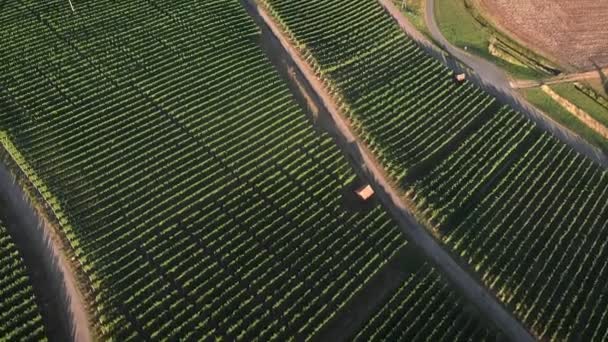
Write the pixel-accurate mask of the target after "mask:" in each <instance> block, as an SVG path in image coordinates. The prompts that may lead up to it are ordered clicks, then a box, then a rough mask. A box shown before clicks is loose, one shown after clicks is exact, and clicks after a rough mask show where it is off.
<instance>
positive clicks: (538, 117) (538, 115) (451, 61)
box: [377, 0, 608, 169]
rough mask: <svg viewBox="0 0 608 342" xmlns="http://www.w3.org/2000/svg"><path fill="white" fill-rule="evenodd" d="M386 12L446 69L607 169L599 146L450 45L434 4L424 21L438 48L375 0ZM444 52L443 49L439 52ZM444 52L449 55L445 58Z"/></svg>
mask: <svg viewBox="0 0 608 342" xmlns="http://www.w3.org/2000/svg"><path fill="white" fill-rule="evenodd" d="M377 1H378V2H379V3H380V4H381V5H382V6H383V7H384V9H385V10H386V11H387V13H388V14H389V15H391V16H392V17H393V19H394V20H395V21H397V23H398V24H399V26H400V27H401V28H402V29H403V31H404V32H405V33H406V34H408V35H409V36H410V37H411V38H412V39H414V40H415V41H417V42H418V44H420V46H422V47H423V48H424V49H425V50H426V51H427V52H429V53H430V54H431V55H433V56H437V55H438V54H439V55H441V54H443V55H444V56H443V58H440V60H442V61H443V62H444V64H446V65H447V66H448V67H450V68H452V69H453V70H458V71H462V72H465V73H466V74H467V77H468V79H469V80H471V81H472V82H474V83H476V84H477V85H479V86H480V87H481V88H483V89H484V90H485V91H487V92H488V93H490V94H492V95H494V96H496V97H497V98H498V99H500V100H501V101H502V102H504V103H507V104H509V105H511V106H512V107H513V108H515V109H517V110H518V111H519V112H521V113H522V114H524V115H525V116H526V117H528V118H529V119H530V120H532V121H533V122H535V123H536V124H537V126H539V127H540V128H541V129H543V130H545V131H547V132H550V133H551V134H553V135H554V136H555V137H556V138H558V139H560V140H561V141H562V142H563V143H565V144H567V145H569V146H570V147H572V148H573V149H574V150H576V151H577V152H579V153H581V154H583V155H585V156H587V157H588V158H590V159H591V160H593V161H595V162H596V163H597V164H599V165H601V166H602V167H603V168H604V169H608V155H606V153H604V152H603V151H602V150H601V149H599V148H598V147H595V146H593V145H591V144H590V143H589V142H587V141H586V140H585V139H583V138H581V137H580V136H579V135H577V134H576V133H574V132H572V131H571V130H570V129H569V128H567V127H565V126H563V125H562V124H560V123H559V122H557V121H555V120H554V119H553V118H551V117H550V116H549V115H548V114H546V113H544V112H542V111H540V110H538V109H537V108H536V107H534V106H533V105H532V104H531V103H529V102H528V101H527V100H526V99H525V98H524V97H523V96H522V95H521V94H519V92H518V91H517V90H516V89H514V88H513V87H512V86H511V80H510V79H509V78H508V77H507V76H506V74H505V73H504V72H503V71H502V70H501V69H500V68H498V67H497V66H495V65H494V64H492V63H490V62H488V61H486V60H484V59H482V58H481V57H477V56H474V55H472V54H470V53H468V52H466V51H463V50H461V49H460V48H458V47H456V46H453V45H452V44H451V43H450V42H449V41H448V40H447V39H446V38H445V37H444V36H443V34H442V33H441V30H440V29H439V26H438V24H437V21H436V18H435V15H434V13H435V1H434V0H426V7H425V13H424V16H425V21H426V24H427V27H428V29H429V31H430V33H431V36H432V37H433V39H434V40H435V41H436V42H437V44H438V45H439V47H438V46H429V45H428V39H423V40H419V37H420V33H418V34H411V32H417V30H416V28H415V27H413V26H412V25H411V24H410V23H409V21H408V19H407V18H406V17H405V16H404V15H403V13H401V11H400V10H399V8H397V7H396V6H395V5H394V4H393V3H392V1H391V0H377ZM442 49H443V50H442ZM444 51H446V52H447V53H448V54H447V55H445V52H444ZM460 63H462V64H464V65H466V68H461V67H460V66H459V65H460Z"/></svg>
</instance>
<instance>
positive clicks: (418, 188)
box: [412, 108, 538, 225]
mask: <svg viewBox="0 0 608 342" xmlns="http://www.w3.org/2000/svg"><path fill="white" fill-rule="evenodd" d="M533 128H534V126H533V125H532V123H530V122H529V121H526V120H525V119H524V118H523V117H522V116H521V115H519V114H517V113H515V112H513V111H512V110H508V109H507V108H503V109H502V110H501V111H500V112H499V113H497V114H496V115H495V116H494V117H492V118H491V120H489V121H488V122H486V123H485V124H484V125H483V126H482V127H481V128H480V129H479V130H477V131H475V132H474V133H473V134H471V135H470V136H469V137H468V138H467V139H466V140H465V141H464V142H463V143H462V144H461V145H460V146H458V148H457V149H456V150H454V151H453V152H452V153H451V154H450V155H449V157H447V158H446V159H444V160H442V161H441V162H440V163H438V164H437V165H436V166H434V167H433V168H432V169H431V170H430V171H429V172H428V174H426V175H425V176H424V177H423V178H422V179H420V180H419V181H417V182H416V183H415V184H414V185H413V186H412V191H413V194H414V195H413V197H414V199H415V201H416V202H417V204H418V206H419V208H420V209H421V210H423V211H425V212H427V215H428V216H429V217H431V218H432V219H433V220H434V221H435V222H437V224H439V225H445V224H446V223H447V222H448V219H450V218H451V219H452V220H457V219H458V218H454V215H455V214H456V211H457V210H459V209H461V208H465V209H466V208H467V207H468V203H471V202H472V201H473V200H474V196H475V195H476V194H479V192H480V191H483V187H484V184H486V183H488V181H489V180H490V179H492V177H495V176H496V175H497V174H498V173H499V172H500V171H501V170H502V168H503V167H504V165H505V162H506V161H507V160H509V159H512V158H514V156H515V157H516V156H517V154H518V152H519V151H520V150H521V148H524V149H525V148H527V147H528V145H529V142H530V141H531V140H533V139H534V138H536V137H537V136H538V131H537V130H534V129H533Z"/></svg>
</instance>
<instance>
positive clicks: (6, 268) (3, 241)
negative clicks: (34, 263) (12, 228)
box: [0, 219, 46, 341]
mask: <svg viewBox="0 0 608 342" xmlns="http://www.w3.org/2000/svg"><path fill="white" fill-rule="evenodd" d="M0 340H2V341H25V340H28V341H33V340H38V341H41V340H46V334H45V331H44V325H43V324H42V316H40V310H39V309H38V305H37V304H36V301H35V298H34V292H33V290H32V285H31V281H30V278H29V276H28V274H27V271H26V269H25V265H24V263H23V259H22V258H21V255H20V254H19V251H18V250H17V247H16V246H15V244H14V243H13V241H12V239H11V237H10V235H9V234H8V231H7V228H6V226H5V224H4V223H3V222H2V219H0Z"/></svg>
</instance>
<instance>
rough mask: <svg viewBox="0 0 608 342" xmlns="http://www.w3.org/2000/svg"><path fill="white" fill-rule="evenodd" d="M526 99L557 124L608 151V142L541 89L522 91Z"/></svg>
mask: <svg viewBox="0 0 608 342" xmlns="http://www.w3.org/2000/svg"><path fill="white" fill-rule="evenodd" d="M522 94H523V95H524V97H525V98H526V99H527V100H528V101H529V102H530V103H532V104H533V105H534V106H536V107H537V108H538V109H540V110H542V111H543V112H545V113H547V114H548V115H549V116H551V117H552V118H553V119H555V120H556V121H557V122H559V123H561V124H562V125H564V126H566V127H568V128H570V129H571V130H572V131H573V132H574V133H576V134H578V135H580V136H581V137H582V138H583V139H585V140H587V141H588V142H590V143H592V144H593V145H595V146H597V147H599V148H601V149H602V150H604V151H608V140H606V139H604V138H603V137H602V136H601V135H599V134H597V133H596V132H595V131H594V130H592V129H591V128H589V127H588V126H587V125H585V124H584V123H582V122H581V121H580V120H578V119H577V118H576V117H574V116H573V115H572V114H570V112H568V111H567V110H566V109H565V108H564V107H562V106H561V105H560V104H559V103H557V102H555V101H554V100H553V99H552V98H550V97H549V95H547V94H545V93H544V92H543V91H542V90H541V89H540V88H531V89H525V90H522Z"/></svg>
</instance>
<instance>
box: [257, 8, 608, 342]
mask: <svg viewBox="0 0 608 342" xmlns="http://www.w3.org/2000/svg"><path fill="white" fill-rule="evenodd" d="M263 3H264V4H265V6H266V8H267V10H268V11H269V12H270V13H272V14H273V15H274V16H275V18H276V20H277V21H278V22H279V23H280V24H281V25H282V27H283V29H284V30H285V33H286V34H287V35H288V36H289V37H290V38H291V39H292V40H293V42H294V44H295V45H296V46H298V47H299V48H300V49H301V50H300V51H301V54H302V55H303V56H304V57H306V58H307V60H308V61H309V62H310V63H311V64H312V65H313V66H314V68H315V70H316V71H317V72H318V74H319V76H320V77H322V78H323V79H324V82H325V85H326V86H327V88H328V89H329V90H330V91H331V92H332V93H333V94H334V95H335V97H336V99H337V101H339V103H340V105H341V108H342V110H343V111H344V114H345V115H346V116H348V118H349V119H350V121H351V125H352V126H353V128H354V129H355V130H356V131H357V132H358V134H359V136H360V137H361V138H362V139H363V140H364V141H365V142H366V143H367V144H368V145H369V147H370V149H371V150H372V152H374V153H375V155H376V156H377V157H378V159H379V161H380V162H381V163H382V164H383V165H384V167H385V168H386V170H387V171H388V172H389V174H390V175H391V176H392V177H394V180H395V181H397V182H399V184H401V185H402V190H404V192H405V193H407V196H408V197H409V198H411V199H412V200H413V202H414V203H415V204H416V207H417V209H418V211H419V212H420V213H421V215H423V216H424V217H425V218H427V219H428V222H429V223H430V226H432V228H436V232H437V233H438V234H439V235H440V236H441V238H442V239H443V240H444V242H445V243H446V244H447V245H448V246H449V247H450V248H452V250H453V251H454V252H455V253H456V254H460V255H461V256H462V259H463V260H464V261H466V262H468V263H469V265H470V268H471V269H472V270H474V271H476V272H477V274H478V275H479V278H480V279H481V280H482V281H483V282H484V283H485V284H486V285H487V286H488V287H489V288H490V289H492V290H493V291H494V292H495V293H496V294H497V297H498V298H499V299H500V300H501V301H502V302H504V303H505V304H506V305H507V307H509V308H510V309H511V310H512V311H513V312H514V313H515V315H516V316H517V317H518V318H519V319H520V320H521V321H522V322H523V323H524V324H525V325H526V326H527V327H528V328H529V329H530V331H532V332H533V333H534V334H535V335H536V336H537V337H539V338H542V339H548V340H562V339H570V340H603V339H605V338H606V337H607V336H608V316H607V315H605V313H606V310H605V308H606V303H605V301H606V298H605V294H604V286H603V283H604V280H605V279H606V277H607V276H608V269H606V267H605V265H606V264H607V263H608V256H607V255H605V253H604V252H605V248H604V247H605V244H606V242H608V236H606V234H605V233H606V228H607V226H606V224H607V222H608V216H607V215H608V208H607V205H606V204H607V203H608V193H607V192H608V190H607V189H608V186H607V185H608V184H607V183H606V182H607V179H608V175H607V173H606V171H605V170H603V169H601V167H599V166H598V165H596V164H594V163H593V162H591V161H589V160H587V159H585V158H584V157H583V156H580V155H578V154H577V153H575V152H574V151H572V150H571V149H570V148H569V147H567V146H565V145H564V144H563V143H561V142H559V141H558V140H556V139H555V138H553V137H551V136H550V135H548V134H546V133H543V132H542V131H540V129H538V128H536V127H534V125H533V124H532V123H531V122H529V121H527V120H526V119H525V118H524V117H523V116H522V115H520V114H519V113H516V112H514V111H513V110H511V109H509V108H508V107H504V106H502V105H500V104H498V103H497V100H495V99H493V98H492V97H491V96H489V95H487V94H485V93H484V92H483V91H482V90H480V89H479V88H477V87H475V86H473V85H470V84H468V85H467V84H465V85H463V86H458V85H456V84H455V83H454V82H452V80H451V77H450V76H451V73H450V71H449V69H448V68H446V67H444V66H442V65H441V64H440V63H439V61H437V60H434V59H433V58H432V57H430V56H428V55H426V54H425V53H424V51H423V50H422V49H421V48H418V47H417V46H416V45H415V43H414V42H413V41H412V40H411V39H409V38H408V37H407V36H405V35H404V34H403V33H402V32H401V31H400V30H399V28H398V26H397V25H395V24H394V23H393V22H392V20H391V18H390V17H389V15H388V14H386V13H385V12H384V11H383V9H382V7H381V6H380V5H379V4H378V3H377V1H375V0H352V1H345V0H331V1H321V0H306V1H295V0H264V1H263Z"/></svg>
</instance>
